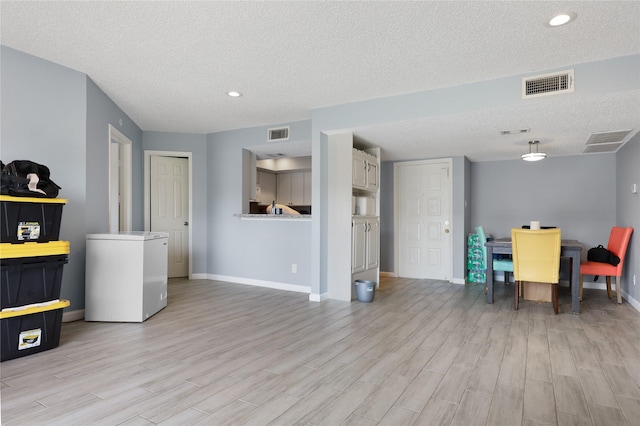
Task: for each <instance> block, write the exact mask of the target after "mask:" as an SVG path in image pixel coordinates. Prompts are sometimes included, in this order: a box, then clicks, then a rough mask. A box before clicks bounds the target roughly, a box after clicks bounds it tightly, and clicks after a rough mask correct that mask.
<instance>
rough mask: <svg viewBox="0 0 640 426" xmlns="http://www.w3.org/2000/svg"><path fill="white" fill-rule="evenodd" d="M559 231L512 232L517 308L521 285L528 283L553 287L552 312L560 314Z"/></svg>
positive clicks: (524, 230) (516, 307)
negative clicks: (546, 284) (545, 284)
mask: <svg viewBox="0 0 640 426" xmlns="http://www.w3.org/2000/svg"><path fill="white" fill-rule="evenodd" d="M561 241H562V234H561V231H560V229H542V230H534V231H532V230H529V229H519V228H513V229H511V245H512V251H513V278H514V280H515V286H514V292H515V293H514V298H515V299H514V300H515V302H514V307H515V309H516V310H517V309H518V302H519V301H520V300H519V298H520V286H521V285H523V283H524V282H525V281H533V282H538V283H548V284H551V285H552V291H551V301H552V302H553V311H554V312H555V313H556V314H557V313H558V280H559V278H560V246H561Z"/></svg>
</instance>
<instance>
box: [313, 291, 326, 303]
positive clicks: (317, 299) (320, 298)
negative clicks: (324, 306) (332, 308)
mask: <svg viewBox="0 0 640 426" xmlns="http://www.w3.org/2000/svg"><path fill="white" fill-rule="evenodd" d="M328 298H329V294H328V293H322V294H318V293H310V294H309V301H310V302H322V301H323V300H327V299H328Z"/></svg>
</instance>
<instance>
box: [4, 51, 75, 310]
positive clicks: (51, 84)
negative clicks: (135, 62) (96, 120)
mask: <svg viewBox="0 0 640 426" xmlns="http://www.w3.org/2000/svg"><path fill="white" fill-rule="evenodd" d="M0 49H2V50H1V54H2V61H1V62H2V152H1V156H2V161H3V162H5V163H8V162H10V161H12V160H32V161H35V162H37V163H41V164H45V165H46V166H47V167H49V169H50V171H51V179H52V180H53V181H54V182H56V183H57V184H58V185H60V186H61V187H62V189H61V191H60V194H59V197H60V198H65V199H66V200H67V204H66V205H65V206H64V207H63V210H62V211H63V214H62V224H61V228H60V239H61V240H66V241H69V242H70V245H71V253H70V256H69V263H68V264H67V265H66V266H65V268H64V273H63V277H62V290H61V297H63V298H66V299H69V300H70V301H71V307H70V308H68V309H79V308H82V307H84V240H85V237H84V234H85V232H84V229H85V217H86V216H85V212H86V199H85V198H86V195H85V194H86V188H85V168H86V159H85V153H86V145H85V139H86V131H85V117H86V76H85V75H84V74H82V73H79V72H76V71H73V70H71V69H68V68H65V67H61V66H59V65H56V64H53V63H51V62H47V61H43V60H42V59H39V58H36V57H34V56H30V55H26V54H24V53H22V52H18V51H16V50H13V49H10V48H7V47H5V46H2V47H0Z"/></svg>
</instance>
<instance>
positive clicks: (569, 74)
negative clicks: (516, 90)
mask: <svg viewBox="0 0 640 426" xmlns="http://www.w3.org/2000/svg"><path fill="white" fill-rule="evenodd" d="M568 92H573V70H567V71H561V72H557V73H553V74H542V75H535V76H532V77H524V78H523V79H522V99H529V98H535V97H538V96H547V95H556V94H558V93H568Z"/></svg>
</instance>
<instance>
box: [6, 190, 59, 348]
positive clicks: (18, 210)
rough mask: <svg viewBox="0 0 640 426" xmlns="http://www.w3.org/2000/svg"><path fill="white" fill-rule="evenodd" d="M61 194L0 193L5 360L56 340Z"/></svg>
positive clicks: (51, 344)
mask: <svg viewBox="0 0 640 426" xmlns="http://www.w3.org/2000/svg"><path fill="white" fill-rule="evenodd" d="M64 204H66V200H64V199H61V198H30V197H12V196H7V195H0V213H1V215H2V231H1V235H2V239H1V242H0V269H1V274H2V292H1V299H0V302H1V305H2V306H1V309H2V311H0V322H1V323H2V327H1V330H0V335H1V336H0V340H1V346H2V359H1V361H6V360H9V359H13V358H18V357H22V356H26V355H30V354H33V353H36V352H42V351H45V350H48V349H53V348H55V347H57V346H58V343H59V342H60V329H61V327H62V310H63V309H64V308H65V307H67V306H69V301H68V300H60V287H61V283H62V270H63V267H64V265H65V264H66V263H67V262H68V258H69V242H68V241H58V238H59V235H60V222H61V218H62V207H63V206H64Z"/></svg>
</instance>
